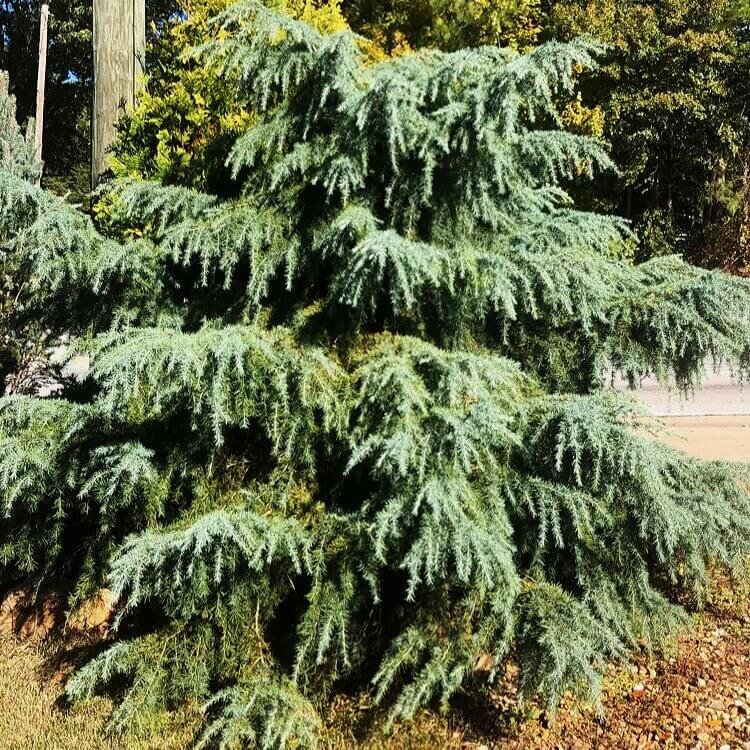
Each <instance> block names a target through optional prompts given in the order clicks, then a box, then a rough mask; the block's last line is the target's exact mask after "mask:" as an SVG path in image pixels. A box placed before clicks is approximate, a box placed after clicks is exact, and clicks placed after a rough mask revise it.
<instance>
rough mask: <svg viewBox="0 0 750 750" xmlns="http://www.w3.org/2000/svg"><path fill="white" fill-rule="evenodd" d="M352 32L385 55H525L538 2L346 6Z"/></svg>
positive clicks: (400, 1)
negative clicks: (482, 49)
mask: <svg viewBox="0 0 750 750" xmlns="http://www.w3.org/2000/svg"><path fill="white" fill-rule="evenodd" d="M342 8H343V11H344V14H345V15H346V18H347V20H348V21H349V23H350V24H351V25H352V27H353V28H354V29H356V30H357V31H359V32H360V33H363V34H365V35H367V36H368V37H370V38H372V39H373V40H374V41H375V42H376V43H377V44H379V45H380V46H382V47H383V48H384V49H386V50H387V51H389V52H397V51H399V50H401V49H403V48H404V46H408V47H438V48H440V49H444V50H455V49H458V48H460V47H467V46H478V45H480V44H495V45H501V46H511V47H515V48H520V49H527V48H528V47H530V46H532V45H533V44H535V43H536V40H537V35H538V34H539V32H540V30H541V22H542V18H543V15H542V11H541V7H540V2H539V0H456V1H453V2H450V1H448V0H417V1H416V2H407V1H406V0H345V1H344V2H343V3H342Z"/></svg>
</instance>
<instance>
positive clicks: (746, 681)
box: [464, 584, 750, 750]
mask: <svg viewBox="0 0 750 750" xmlns="http://www.w3.org/2000/svg"><path fill="white" fill-rule="evenodd" d="M714 596H715V601H714V602H712V604H711V605H710V606H709V608H708V610H707V611H706V612H705V613H704V614H703V615H702V616H701V618H700V620H699V625H698V628H697V629H696V630H695V631H691V632H687V633H684V634H682V635H681V636H680V637H679V638H678V643H677V646H676V648H675V650H674V655H672V656H667V657H663V658H661V659H652V660H648V659H647V658H645V657H644V658H641V659H638V660H636V662H635V663H634V664H631V665H629V666H628V667H625V668H622V667H620V668H618V669H612V670H610V674H609V675H608V677H607V680H606V681H605V686H604V691H603V695H602V706H603V713H602V714H601V715H599V716H597V714H596V712H595V711H594V710H593V709H582V708H578V709H577V708H576V707H575V706H570V705H566V706H562V707H561V708H560V710H559V711H558V714H557V717H556V720H555V722H554V724H552V726H550V727H548V726H545V722H544V717H543V716H541V717H539V718H536V719H531V720H527V721H525V722H523V723H522V724H521V725H520V726H519V727H518V728H517V729H516V730H515V731H510V732H508V733H506V737H505V738H503V739H501V740H500V741H499V742H498V743H497V744H496V745H495V746H496V747H502V748H508V749H509V750H510V749H511V748H512V749H513V750H522V749H523V750H552V749H553V748H554V749H555V750H557V749H558V748H559V749H560V750H563V749H565V750H568V748H571V749H576V750H577V749H579V748H580V749H583V748H587V749H588V748H594V749H599V748H601V749H602V750H611V749H615V748H639V749H640V748H643V749H644V750H645V749H646V748H691V749H693V750H735V749H736V748H742V750H750V607H749V606H748V604H749V603H750V602H748V599H747V598H746V597H738V596H737V595H736V592H734V591H733V590H732V589H731V586H730V585H729V584H725V586H724V587H723V588H722V589H721V590H719V591H717V592H716V593H715V595H714ZM493 744H494V743H493ZM464 747H465V748H471V747H481V745H480V744H477V743H466V744H465V745H464Z"/></svg>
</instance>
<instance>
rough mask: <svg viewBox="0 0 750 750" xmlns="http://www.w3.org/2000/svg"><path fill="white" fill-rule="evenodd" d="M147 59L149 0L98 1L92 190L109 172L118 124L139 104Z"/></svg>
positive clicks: (95, 42)
mask: <svg viewBox="0 0 750 750" xmlns="http://www.w3.org/2000/svg"><path fill="white" fill-rule="evenodd" d="M145 55H146V3H145V0H94V107H93V117H92V123H91V186H92V188H93V187H96V185H97V184H98V183H99V180H100V179H101V177H102V175H103V174H104V173H105V172H106V171H107V155H108V151H109V149H110V147H111V146H112V143H113V141H114V138H115V123H116V121H117V118H118V117H119V116H120V115H122V114H123V113H124V112H125V110H126V109H127V108H128V107H131V106H132V105H133V104H135V101H136V98H137V96H138V89H139V86H140V85H141V82H142V80H143V74H144V65H145Z"/></svg>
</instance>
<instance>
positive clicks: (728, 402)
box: [635, 367, 750, 417]
mask: <svg viewBox="0 0 750 750" xmlns="http://www.w3.org/2000/svg"><path fill="white" fill-rule="evenodd" d="M635 395H637V396H638V398H639V399H640V400H641V401H643V403H644V404H645V405H646V407H647V408H648V410H649V411H650V412H651V414H653V415H654V416H655V417H703V416H730V415H732V416H735V415H750V385H748V384H745V385H744V386H743V385H742V384H739V383H737V382H736V381H735V380H734V379H733V378H732V376H731V373H730V371H729V368H728V367H723V368H721V369H720V370H719V371H718V372H713V371H711V370H709V371H708V373H707V376H706V379H705V382H704V384H703V386H702V387H701V388H700V389H699V390H697V391H696V392H695V393H693V394H690V395H689V396H687V397H685V396H683V395H681V394H680V393H678V392H677V391H670V390H667V389H665V388H662V387H661V386H660V385H659V384H658V383H657V382H656V381H655V380H654V379H653V378H651V379H647V380H645V381H644V382H643V384H642V386H641V388H640V389H639V390H638V391H636V392H635Z"/></svg>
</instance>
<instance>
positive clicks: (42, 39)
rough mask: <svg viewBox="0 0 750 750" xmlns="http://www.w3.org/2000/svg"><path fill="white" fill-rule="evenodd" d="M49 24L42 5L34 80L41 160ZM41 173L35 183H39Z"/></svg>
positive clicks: (36, 150)
mask: <svg viewBox="0 0 750 750" xmlns="http://www.w3.org/2000/svg"><path fill="white" fill-rule="evenodd" d="M48 22H49V5H48V4H47V3H46V2H45V3H42V10H41V13H40V16H39V67H38V69H37V78H36V122H35V125H34V127H35V129H34V155H35V156H36V158H37V160H38V161H41V160H42V138H43V134H44V84H45V82H46V79H47V24H48ZM41 179H42V177H41V173H40V175H39V177H38V178H37V183H39V182H41Z"/></svg>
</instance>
